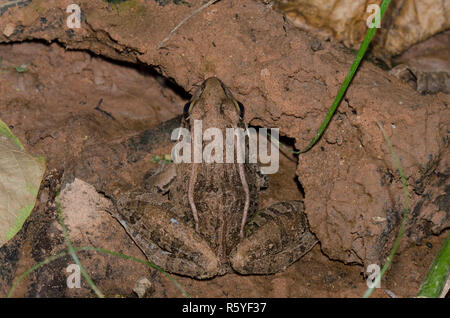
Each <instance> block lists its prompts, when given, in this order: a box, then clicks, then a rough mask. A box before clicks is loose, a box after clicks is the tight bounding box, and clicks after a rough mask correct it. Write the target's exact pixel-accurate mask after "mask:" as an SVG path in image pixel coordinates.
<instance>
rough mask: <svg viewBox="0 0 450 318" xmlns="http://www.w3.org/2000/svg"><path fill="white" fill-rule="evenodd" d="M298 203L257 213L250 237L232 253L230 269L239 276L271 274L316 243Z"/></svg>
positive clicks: (247, 228) (302, 206)
mask: <svg viewBox="0 0 450 318" xmlns="http://www.w3.org/2000/svg"><path fill="white" fill-rule="evenodd" d="M303 211H304V205H303V202H302V201H286V202H280V203H276V204H273V205H271V206H269V207H268V208H265V209H263V210H261V211H259V212H258V214H257V216H256V217H255V218H254V219H253V220H251V221H250V222H249V223H248V224H247V226H246V230H247V231H248V232H250V234H249V235H248V236H247V237H246V238H245V239H244V240H243V241H242V242H241V243H240V244H239V245H238V246H237V247H236V248H235V249H234V250H233V251H232V253H231V255H230V262H231V266H232V267H233V269H234V270H235V271H237V272H238V273H241V274H273V273H276V272H279V271H282V270H284V269H285V268H286V267H288V266H289V265H291V264H292V263H294V262H295V261H297V260H298V259H299V258H301V257H302V256H303V255H304V254H306V253H307V252H308V251H309V250H311V248H313V246H314V245H315V244H316V243H317V242H318V240H317V238H316V237H315V236H314V234H313V233H311V232H310V230H309V226H308V221H307V219H306V215H305V214H304V213H303Z"/></svg>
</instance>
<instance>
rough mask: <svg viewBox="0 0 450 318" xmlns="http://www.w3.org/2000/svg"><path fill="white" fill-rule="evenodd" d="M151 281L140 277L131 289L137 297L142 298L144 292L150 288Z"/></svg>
mask: <svg viewBox="0 0 450 318" xmlns="http://www.w3.org/2000/svg"><path fill="white" fill-rule="evenodd" d="M152 286H153V285H152V282H151V281H149V280H148V279H147V277H141V278H139V279H138V281H137V282H136V284H135V285H134V288H133V291H134V292H135V293H136V295H137V296H138V297H139V298H143V297H144V296H145V293H146V292H147V291H148V290H150V289H151V288H152Z"/></svg>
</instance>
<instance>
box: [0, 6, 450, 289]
mask: <svg viewBox="0 0 450 318" xmlns="http://www.w3.org/2000/svg"><path fill="white" fill-rule="evenodd" d="M81 2H82V8H83V12H84V15H85V17H84V22H83V23H85V24H86V25H85V27H84V28H82V29H81V30H78V31H76V32H75V33H71V32H68V30H67V29H65V26H62V25H59V26H58V25H56V26H55V24H54V23H56V22H55V21H60V20H61V17H62V16H64V11H63V10H62V9H61V8H63V6H64V4H61V3H59V4H57V5H56V4H55V6H54V7H52V6H51V4H52V3H53V2H52V1H48V3H46V4H45V6H44V7H39V8H38V9H36V6H39V5H40V4H38V2H35V1H30V3H31V4H28V5H25V6H24V7H23V8H18V7H17V8H12V9H9V10H8V11H6V12H5V13H4V14H3V15H2V16H0V30H3V35H0V42H3V44H1V45H0V57H1V59H2V63H1V66H0V67H1V73H0V118H1V119H2V120H3V121H4V122H6V123H7V124H8V125H9V126H10V128H11V130H12V131H13V133H14V134H15V135H16V136H17V137H19V139H20V140H21V141H22V143H23V144H24V145H25V147H26V149H27V150H28V151H29V152H30V153H32V154H36V155H43V156H45V157H46V159H47V172H46V175H45V179H44V181H43V183H42V186H41V189H40V192H39V195H38V202H37V206H36V208H35V210H34V211H33V213H32V215H31V216H30V218H29V219H28V220H27V222H26V223H25V225H24V227H23V228H22V230H21V231H20V233H19V234H18V235H17V236H16V237H15V238H13V239H12V240H11V241H10V242H8V243H7V244H6V245H4V246H3V247H1V248H0V268H1V271H2V275H1V277H0V296H5V295H7V293H8V291H9V289H10V287H11V285H12V283H13V280H14V279H15V278H17V277H18V276H19V275H20V274H21V273H23V272H24V271H25V270H26V269H28V268H29V267H31V266H32V265H34V264H36V263H37V262H39V261H42V260H43V259H45V258H46V257H49V256H51V255H55V254H57V253H58V252H60V251H62V250H64V249H65V248H66V247H65V242H64V237H63V236H62V232H61V226H60V225H59V222H58V216H57V209H56V202H55V197H56V194H57V193H58V192H59V191H61V203H62V206H63V209H62V211H63V217H64V220H65V223H66V225H67V227H68V229H69V237H70V239H71V241H72V242H73V244H74V245H75V246H88V245H89V246H97V247H103V248H107V249H110V250H114V251H118V252H122V253H124V254H127V255H132V256H135V257H138V258H141V259H144V256H143V254H142V253H141V251H140V250H139V249H138V248H137V247H136V246H135V245H134V244H133V242H132V241H131V239H130V238H129V237H128V236H127V235H126V233H125V231H124V230H123V229H122V227H121V226H120V224H118V223H117V222H116V220H114V219H113V218H112V217H111V216H110V215H109V214H108V213H107V212H106V209H107V207H108V204H109V200H108V196H107V195H105V189H108V190H110V191H114V190H113V189H114V184H111V183H110V184H105V183H104V182H103V180H106V179H105V178H103V177H102V176H105V175H108V179H109V180H111V176H115V175H117V176H120V178H122V179H125V180H127V181H128V182H130V183H133V182H134V181H133V180H141V179H142V178H143V177H145V173H146V172H149V171H151V170H152V169H157V164H156V163H153V162H151V161H150V160H140V161H138V160H137V158H139V159H142V158H146V159H150V158H151V157H152V156H154V155H157V154H158V155H161V154H165V153H168V152H169V150H170V147H169V146H167V145H164V144H163V143H162V142H160V141H161V140H160V139H159V138H163V137H159V136H164V132H166V133H167V129H168V127H170V124H166V126H160V125H159V124H161V123H163V122H166V121H168V120H170V119H172V118H174V117H175V116H177V115H179V114H181V113H182V108H183V105H184V104H185V101H186V100H187V98H188V97H189V94H188V92H190V91H192V89H193V87H194V86H195V84H198V83H199V82H200V81H201V80H202V79H204V78H206V77H209V76H211V75H216V76H218V77H220V78H221V79H222V80H224V82H225V83H226V84H227V86H229V87H230V89H231V90H232V91H233V93H234V95H235V96H236V97H237V98H238V99H239V100H240V101H241V102H242V103H243V104H244V105H245V106H246V115H245V116H246V120H247V121H248V122H249V123H250V124H251V125H255V126H264V127H280V131H281V134H282V135H283V136H285V137H284V139H283V140H284V142H285V143H287V144H289V146H290V147H292V148H293V149H300V148H303V147H304V146H305V145H306V144H307V143H308V142H309V140H311V138H312V136H313V135H314V134H315V131H316V129H317V127H319V126H320V121H321V120H322V119H323V117H324V114H325V113H326V111H327V108H328V107H329V105H331V102H332V100H333V98H334V96H335V93H336V92H337V89H338V87H339V85H340V83H341V82H342V80H343V78H344V77H345V74H346V70H347V69H348V68H349V65H350V63H351V61H352V58H353V57H352V55H351V54H349V53H348V52H347V51H346V50H345V49H343V48H342V47H340V46H337V45H334V44H332V43H329V42H320V45H319V46H317V45H316V44H317V43H318V42H317V41H319V40H317V39H314V38H312V37H310V36H309V35H307V34H305V33H303V32H301V31H298V30H296V29H295V28H294V27H293V26H292V25H290V23H289V22H287V21H285V20H283V18H282V16H281V15H279V14H278V13H276V12H273V11H272V10H270V9H269V8H267V7H265V6H264V5H262V4H261V3H259V2H253V1H249V2H243V3H242V2H238V1H220V2H219V3H217V4H216V5H214V6H213V7H211V8H209V9H208V10H206V11H205V12H202V13H200V14H199V15H198V16H196V17H195V18H193V19H192V20H191V21H190V23H188V24H186V25H185V26H184V27H183V28H181V29H180V30H179V31H180V32H179V33H177V34H175V35H174V37H173V38H172V39H170V40H169V41H168V44H167V45H166V47H165V48H163V49H160V50H156V46H157V44H158V43H159V42H160V41H161V40H162V39H163V38H164V37H165V36H166V35H167V33H168V32H167V30H170V29H171V28H173V27H174V25H175V24H176V23H175V21H180V20H181V19H182V18H183V17H184V16H186V14H188V13H189V12H190V11H192V8H189V7H186V6H182V5H175V4H173V3H171V4H168V5H167V6H160V5H158V4H157V3H156V2H155V3H153V2H148V3H145V5H144V2H139V1H138V4H136V5H135V6H134V7H133V6H132V7H130V8H128V7H123V5H122V6H120V5H119V6H112V5H110V4H107V3H106V2H103V1H91V2H87V1H85V2H83V1H81ZM55 3H56V2H55ZM133 3H134V2H133ZM32 6H34V7H33V8H32ZM58 6H59V7H58ZM32 9H33V10H32ZM14 10H15V11H14ZM26 10H32V11H30V12H31V13H30V14H31V16H28V15H25V13H26V12H28V11H26ZM121 10H122V11H121ZM11 12H14V13H18V12H22V13H21V14H23V16H22V18H21V16H20V15H12V13H11ZM146 15H147V16H151V17H152V19H150V18H149V19H144V18H143V17H145V16H146ZM42 17H45V19H46V20H45V23H43V20H42V19H41V18H42ZM130 21H131V22H130ZM133 21H134V22H133ZM136 21H139V23H141V24H140V25H139V27H138V26H137V25H136V24H135V23H137V22H136ZM230 21H231V22H230ZM60 24H61V23H60ZM8 25H9V29H8V30H10V29H11V25H13V27H12V28H13V30H18V31H17V32H15V31H13V32H12V33H9V32H8V33H7V34H5V30H6V29H5V28H6V26H8ZM224 25H225V26H226V27H224ZM18 26H21V27H20V28H18ZM38 26H39V27H38ZM49 26H51V27H49ZM198 30H208V32H205V31H203V32H198ZM154 34H157V35H158V36H157V37H155V36H152V35H154ZM48 41H49V42H52V43H48ZM5 42H14V43H9V44H8V43H5ZM313 48H314V49H313ZM318 48H320V49H318ZM230 57H232V58H230ZM21 65H26V71H25V72H23V71H21V68H17V67H18V66H21ZM449 102H450V98H449V96H448V95H445V94H442V93H439V94H437V95H434V96H422V95H420V94H418V93H417V92H415V91H414V90H413V89H411V88H410V87H409V86H408V85H407V84H405V83H402V82H401V81H399V80H397V79H396V78H393V77H391V76H389V75H388V74H387V73H386V72H385V71H383V70H380V69H378V68H377V67H376V66H374V65H370V64H368V63H364V65H363V66H362V68H361V70H360V71H359V72H358V75H357V76H356V78H355V79H354V81H353V84H352V86H351V88H350V89H349V91H348V92H347V94H346V98H345V100H344V101H343V102H342V103H341V105H340V107H339V110H338V112H337V113H336V115H335V117H334V119H333V120H332V121H331V124H330V127H329V128H328V129H327V132H326V134H325V136H324V137H323V138H322V139H321V140H320V142H319V144H318V145H317V146H316V147H314V148H313V149H312V150H311V151H310V152H308V153H307V154H305V155H301V156H299V157H294V160H292V158H291V159H289V158H287V157H285V156H281V157H280V159H281V162H280V170H279V172H278V173H277V174H275V175H271V176H270V178H269V188H268V189H267V190H266V191H265V192H264V193H263V194H262V197H261V201H260V202H259V204H260V206H261V207H263V206H266V205H269V204H271V203H273V202H276V201H281V200H287V199H302V198H303V199H304V200H305V205H306V213H307V215H308V219H309V222H310V225H311V228H312V230H313V231H314V233H315V234H316V235H317V237H318V239H319V240H320V244H319V245H316V247H315V248H314V249H313V250H312V251H311V252H310V253H308V254H307V255H306V256H305V257H303V258H302V259H300V260H299V261H298V262H296V263H295V264H293V265H292V266H290V267H289V268H288V269H287V270H286V271H284V272H281V273H278V274H276V275H267V276H240V275H235V274H228V275H225V276H222V277H217V278H215V279H212V280H207V281H197V280H193V279H189V278H186V277H177V276H175V278H176V279H177V281H178V282H179V283H180V284H181V285H182V286H183V287H184V288H185V289H186V291H187V292H188V293H189V294H190V295H191V296H194V297H202V296H203V297H206V296H208V297H360V296H362V295H363V294H364V291H365V289H366V288H367V286H366V281H365V270H364V269H365V268H366V267H367V266H368V265H369V264H372V263H376V264H383V263H384V259H385V257H386V255H387V253H388V252H389V250H390V248H391V247H392V242H393V240H394V239H395V236H396V234H397V230H398V226H399V223H400V215H401V214H402V212H403V193H402V186H401V181H400V176H399V174H398V172H397V171H396V167H395V165H394V164H393V161H392V158H391V155H390V153H389V150H388V148H387V146H386V144H385V142H384V139H383V137H382V135H381V133H380V131H379V129H378V126H377V125H376V122H380V123H382V124H383V126H384V127H385V129H386V131H387V133H388V135H389V137H390V138H391V139H392V143H393V146H394V149H395V150H396V151H397V153H398V154H399V156H400V158H401V160H402V165H403V169H404V170H405V173H406V174H407V179H408V185H409V187H410V195H411V198H410V206H411V213H410V218H409V221H408V226H407V232H406V236H405V238H404V240H403V241H402V244H401V246H400V249H399V253H398V254H397V255H396V258H395V260H394V263H393V264H392V265H391V268H390V270H389V271H388V272H387V275H386V276H385V278H384V279H383V281H382V285H381V287H382V288H380V289H377V290H376V291H375V293H374V296H377V297H389V295H388V294H387V293H386V290H390V291H392V292H393V293H394V294H395V295H397V296H398V297H412V296H414V295H416V294H417V291H418V289H419V287H420V284H421V282H423V280H424V277H425V274H426V272H427V270H428V268H429V266H430V264H431V262H432V261H433V258H434V256H435V255H436V254H437V251H438V249H439V247H440V245H441V244H442V242H443V241H444V239H445V238H446V236H447V235H448V229H449V227H450V217H449V203H448V196H449V195H450V194H449V193H450V189H449V186H448V175H449V174H450V171H449V168H448V167H449V165H448V158H449V155H448V131H449V127H448V124H449V117H450V116H449V110H448V104H449ZM299 105H300V106H299ZM169 123H170V122H169ZM161 127H163V128H161ZM164 127H165V128H164ZM161 133H162V135H161ZM139 134H141V135H139ZM136 136H138V137H136ZM139 136H141V137H142V136H145V138H140V137H139ZM102 147H103V148H102ZM94 150H96V151H100V150H101V151H102V152H101V153H100V152H97V153H96V152H95V151H94ZM105 158H106V159H105ZM102 160H103V161H102ZM104 160H107V163H108V164H106V161H104ZM111 162H113V163H114V164H115V165H117V169H116V170H111V169H106V168H105V167H110V163H111ZM136 162H138V164H136ZM80 163H82V164H80ZM80 167H83V169H81V168H80ZM118 180H119V178H118ZM136 182H137V181H136ZM79 254H80V258H81V260H82V263H83V266H85V268H86V269H87V271H88V273H89V274H90V275H91V277H92V279H93V280H94V281H95V282H96V284H97V285H98V287H99V288H100V289H101V290H103V291H104V292H105V294H106V295H107V296H111V297H114V296H124V297H136V295H135V293H134V292H133V287H134V286H135V284H136V282H137V281H138V280H140V278H141V277H147V279H148V280H149V281H150V282H151V287H150V288H149V289H148V290H147V293H146V296H148V297H181V296H182V294H181V293H180V291H179V290H178V289H177V288H176V286H175V285H174V284H173V283H172V282H171V281H170V280H169V279H168V278H167V277H165V276H164V275H162V274H161V273H159V272H158V271H156V270H153V269H149V268H147V267H145V266H144V265H141V264H137V263H135V262H133V261H130V260H123V259H120V258H118V257H114V256H107V255H104V254H99V253H96V252H80V253H79ZM71 263H73V261H72V259H71V258H70V256H66V257H62V258H59V259H57V260H55V261H53V262H51V263H49V264H47V265H45V266H43V267H41V268H39V269H38V270H37V271H35V272H33V273H32V274H31V275H29V276H28V277H27V278H26V279H25V280H23V281H22V282H20V284H19V285H18V288H17V289H16V291H15V292H14V294H13V296H15V297H20V296H26V297H51V296H54V297H64V296H66V297H92V296H95V294H94V293H93V292H92V291H91V290H90V289H89V288H88V287H87V285H86V283H85V282H84V281H83V282H82V288H79V289H78V288H74V289H70V288H67V284H66V279H67V276H68V275H69V273H67V272H66V268H67V266H68V265H69V264H71Z"/></svg>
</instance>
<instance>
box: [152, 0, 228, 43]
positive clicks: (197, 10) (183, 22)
mask: <svg viewBox="0 0 450 318" xmlns="http://www.w3.org/2000/svg"><path fill="white" fill-rule="evenodd" d="M217 1H220V0H210V1H208V2H207V3H205V4H204V5H202V6H201V7H199V8H197V9H195V10H194V11H192V13H191V14H190V15H188V16H187V17H186V18H184V19H183V20H182V21H181V22H180V23H179V24H178V25H177V26H176V27H174V28H173V29H172V31H170V33H169V35H168V36H166V37H165V38H164V39H163V40H162V41H161V42H159V44H158V46H157V47H156V49H157V50H159V49H160V48H161V47H162V46H163V45H164V43H166V42H167V41H168V40H169V39H170V38H171V36H172V35H173V34H174V33H175V32H176V31H177V30H178V29H179V28H180V27H181V26H182V25H183V24H185V23H186V21H187V20H189V19H190V18H192V17H193V16H194V15H196V14H197V13H199V12H200V11H202V10H203V9H205V8H207V7H209V6H210V5H212V4H213V3H214V2H217Z"/></svg>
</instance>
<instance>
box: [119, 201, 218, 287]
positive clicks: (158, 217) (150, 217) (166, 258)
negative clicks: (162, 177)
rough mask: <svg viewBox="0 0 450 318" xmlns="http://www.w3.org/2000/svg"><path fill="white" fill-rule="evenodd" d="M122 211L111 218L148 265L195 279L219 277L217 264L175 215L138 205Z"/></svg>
mask: <svg viewBox="0 0 450 318" xmlns="http://www.w3.org/2000/svg"><path fill="white" fill-rule="evenodd" d="M122 208H123V210H122V211H121V213H118V212H112V214H113V216H114V217H115V218H116V219H118V220H119V222H120V223H121V224H122V226H123V227H124V228H125V230H126V231H127V233H128V234H129V235H130V236H131V238H132V239H133V241H134V242H135V243H136V244H137V245H138V246H139V248H140V249H141V250H142V252H143V253H144V254H145V256H146V257H147V259H148V260H149V261H150V262H151V263H153V264H155V265H157V266H159V267H161V268H163V269H164V270H165V271H167V272H170V273H176V274H180V275H186V276H190V277H193V278H197V279H206V278H210V277H213V276H216V275H218V274H220V268H221V266H220V262H219V260H218V258H217V256H216V255H215V253H214V252H213V251H212V250H211V248H210V247H209V245H208V244H207V243H206V241H205V240H204V239H203V238H201V237H200V235H199V234H198V233H196V232H195V230H194V229H193V228H192V227H190V226H188V225H186V224H185V223H184V222H182V221H181V220H179V219H177V218H176V216H175V215H173V214H172V213H170V212H169V211H166V210H164V209H162V208H161V207H158V206H154V205H152V204H149V203H146V202H142V201H140V202H138V204H136V202H134V204H131V205H130V204H126V205H125V206H122Z"/></svg>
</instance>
